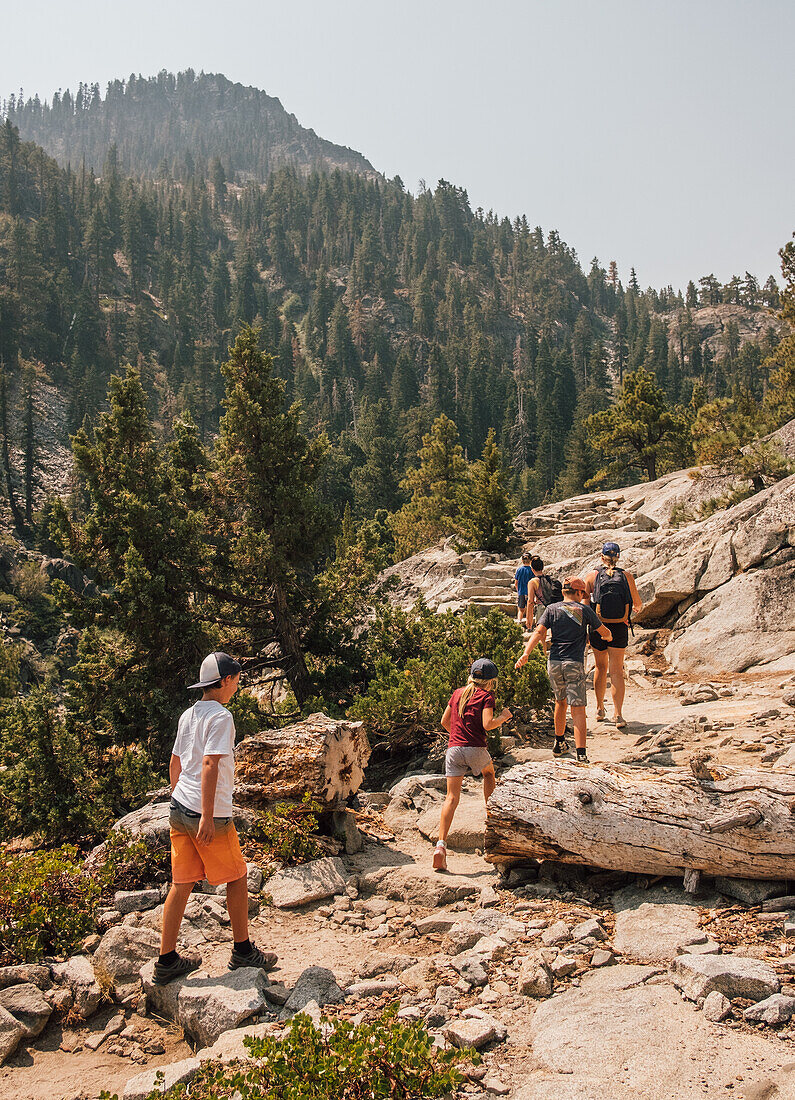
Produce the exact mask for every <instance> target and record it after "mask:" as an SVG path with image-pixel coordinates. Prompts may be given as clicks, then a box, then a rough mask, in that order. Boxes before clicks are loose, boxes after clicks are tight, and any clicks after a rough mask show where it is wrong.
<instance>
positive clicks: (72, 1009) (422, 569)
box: [0, 441, 795, 1100]
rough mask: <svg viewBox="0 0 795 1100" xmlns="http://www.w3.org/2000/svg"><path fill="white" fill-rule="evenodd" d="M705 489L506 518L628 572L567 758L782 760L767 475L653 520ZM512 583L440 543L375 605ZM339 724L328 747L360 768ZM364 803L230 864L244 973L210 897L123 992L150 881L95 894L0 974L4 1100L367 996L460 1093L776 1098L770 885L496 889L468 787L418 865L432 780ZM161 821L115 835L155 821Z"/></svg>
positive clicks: (792, 1008)
mask: <svg viewBox="0 0 795 1100" xmlns="http://www.w3.org/2000/svg"><path fill="white" fill-rule="evenodd" d="M790 442H791V441H790ZM714 491H715V486H714V485H708V486H705V485H704V484H703V483H701V482H693V481H692V479H690V478H689V477H688V475H687V474H686V473H680V474H674V475H667V476H666V477H665V478H662V479H660V481H658V482H656V483H654V485H652V486H649V485H644V486H635V487H633V488H632V489H627V490H622V491H621V492H618V493H614V494H601V495H599V494H591V495H590V496H588V497H582V498H576V499H574V500H572V501H567V502H563V503H561V504H556V505H554V506H545V507H544V508H541V509H536V510H535V512H533V513H527V514H525V515H523V516H520V517H518V519H517V520H516V523H515V531H516V535H517V542H518V543H521V544H522V545H528V546H530V547H532V549H534V550H535V551H536V552H538V553H540V554H541V555H542V556H543V557H544V558H545V560H547V561H549V562H554V563H555V565H556V568H555V574H556V575H562V574H563V573H569V572H580V573H582V572H584V571H585V570H586V569H587V568H588V567H590V566H591V565H592V564H593V562H594V554H595V549H596V544H600V543H601V541H603V539H605V538H608V537H611V538H616V539H618V541H619V542H620V543H621V545H622V549H624V551H625V556H624V557H623V558H622V560H623V561H624V562H625V564H627V565H628V567H630V568H631V569H632V570H633V571H634V572H635V573H636V576H637V578H638V584H639V588H640V591H641V595H642V597H643V599H644V602H645V604H646V612H645V613H644V614H643V615H642V616H641V617H640V622H639V623H638V625H637V626H636V628H635V635H634V637H633V638H632V640H631V643H630V648H629V652H628V659H627V662H626V688H627V693H626V700H625V704H624V715H625V717H626V718H627V720H628V726H627V727H626V728H625V729H618V728H617V727H616V725H615V723H614V722H613V721H612V720H611V718H610V717H608V719H607V720H605V721H602V722H597V721H596V714H595V703H594V699H593V694H592V692H589V706H588V726H589V743H588V752H589V756H590V758H591V760H592V761H593V762H594V763H599V764H607V765H610V764H643V765H644V766H645V765H657V766H660V767H662V768H665V767H671V766H687V765H688V763H689V762H690V760H691V758H692V757H699V756H700V757H702V758H707V754H709V758H710V759H711V760H712V761H714V762H716V763H718V764H721V765H727V766H730V767H735V768H738V769H749V768H751V769H754V768H757V769H785V770H787V771H789V770H791V769H792V767H793V765H795V675H793V673H794V672H795V633H793V630H792V614H791V607H792V598H793V597H795V591H791V586H792V584H793V573H794V572H795V570H794V569H793V563H794V562H795V505H794V502H795V477H793V478H789V479H787V480H786V481H784V482H782V483H780V484H779V485H778V486H774V487H772V489H770V490H765V491H764V492H762V493H759V494H756V495H755V496H754V497H752V498H750V499H749V500H746V501H743V502H741V503H739V504H737V505H734V506H733V507H730V508H727V509H724V510H723V511H720V512H718V513H717V514H716V515H714V516H712V517H711V518H708V519H703V520H697V519H695V520H692V519H691V520H690V521H689V522H687V523H685V524H683V525H680V526H675V525H673V524H672V523H671V517H672V515H673V513H674V510H675V509H676V508H677V506H678V507H679V508H680V511H681V509H684V510H685V511H686V510H687V509H691V510H692V509H695V508H697V506H698V504H699V501H700V500H703V499H707V493H709V492H714ZM53 564H54V565H55V564H58V563H53ZM514 567H515V558H510V559H508V558H504V559H499V558H496V557H495V556H494V555H490V554H477V553H469V554H460V553H459V552H458V551H457V550H456V548H455V547H454V545H453V544H452V542H450V541H448V542H447V543H443V544H440V545H439V546H437V547H434V548H431V549H430V550H428V551H426V552H425V553H424V554H422V555H417V556H415V558H413V559H409V560H408V561H407V562H403V563H400V564H399V565H397V566H394V567H392V569H391V570H389V571H388V573H389V574H391V575H392V576H393V577H394V578H395V582H394V583H395V587H394V588H393V589H392V591H391V594H390V599H392V600H393V601H394V602H395V603H398V604H401V605H403V606H409V605H411V604H412V603H413V602H414V601H415V600H416V599H417V597H418V596H422V597H423V598H424V599H425V600H426V602H427V603H428V604H429V606H431V607H432V608H433V609H435V610H439V611H445V610H452V611H462V610H464V608H466V607H467V606H469V605H473V606H475V607H476V608H478V609H479V610H480V611H483V612H486V611H488V610H490V609H491V608H499V609H501V610H503V611H505V612H507V613H510V614H515V605H514V600H513V595H512V591H511V585H512V575H513V569H514ZM607 710H608V716H610V715H611V711H612V708H611V703H610V693H609V690H608V695H607ZM329 722H330V720H328V719H322V720H321V721H318V716H314V717H313V718H312V719H309V720H307V722H305V723H300V724H299V725H300V726H301V727H302V728H301V729H299V728H298V727H295V728H294V730H292V731H282V732H283V734H285V736H274V735H272V734H271V735H269V736H268V737H265V739H264V741H263V742H262V744H260V746H259V747H257V746H254V747H253V749H252V746H251V745H247V749H246V751H245V752H244V753H243V754H242V755H241V759H240V760H239V761H238V768H239V776H238V779H239V780H240V778H241V776H242V778H243V779H244V781H245V782H244V783H243V784H242V785H241V787H240V790H241V793H246V796H247V798H248V799H249V802H248V804H249V805H253V804H256V797H254V796H255V795H256V792H257V791H261V790H263V789H264V788H263V783H267V781H270V780H272V781H273V783H275V784H276V788H278V789H281V788H282V787H283V785H284V783H285V782H286V781H287V778H289V779H290V781H291V782H292V781H293V780H296V777H297V776H298V775H299V773H300V768H297V765H296V761H297V760H299V759H302V758H301V757H300V754H299V755H298V756H296V755H295V753H293V751H292V748H291V746H293V745H295V744H303V743H304V742H303V741H302V740H301V739H302V737H304V736H306V737H310V734H311V735H312V736H315V735H316V734H317V732H318V730H320V729H321V727H322V726H323V723H329ZM330 724H331V725H332V726H334V725H335V723H333V722H331V723H330ZM337 725H338V726H340V727H341V726H342V725H344V724H342V723H340V724H337ZM355 727H356V724H355V723H354V724H348V725H347V727H346V729H345V731H344V737H342V739H341V740H339V741H338V743H337V747H336V749H335V750H334V751H335V752H336V753H337V755H338V756H339V757H340V759H343V757H344V759H345V760H346V761H348V759H349V758H350V760H353V761H354V762H355V763H356V764H357V766H358V763H359V762H361V767H364V760H365V756H364V748H363V745H362V743H361V742H360V740H359V735H358V733H357V731H356V728H355ZM287 733H290V736H286V734H287ZM288 742H289V744H288ZM306 743H307V744H309V743H310V742H309V741H307V742H306ZM550 748H551V739H550V732H549V730H547V729H545V728H544V726H543V723H541V724H539V725H538V726H534V727H533V728H532V729H523V728H513V727H511V726H509V727H506V730H505V731H504V735H503V736H502V745H501V753H500V755H499V756H498V758H497V772H498V779H499V777H500V776H501V775H504V774H505V773H506V771H508V770H509V769H511V768H513V767H514V766H515V765H522V764H523V765H527V764H530V765H532V764H533V763H535V762H541V761H544V762H547V761H549V760H550V758H551V752H550ZM336 758H337V757H334V759H336ZM313 759H314V758H313ZM329 759H330V757H329ZM322 763H323V760H322V759H321V758H320V757H318V758H317V761H316V764H317V767H316V769H315V770H317V771H318V774H320V773H321V772H322V767H321V764H322ZM313 766H314V765H313ZM340 767H341V765H340ZM241 768H242V769H243V771H242V772H241V771H240V769H241ZM280 768H281V769H282V771H279V770H278V769H280ZM434 769H436V770H434ZM350 770H351V769H350V768H349V769H348V770H347V771H346V775H347V774H348V772H349V771H350ZM243 772H245V775H243ZM271 772H273V774H272V775H271V774H270V773H271ZM274 777H275V778H274ZM333 778H334V777H333V776H327V777H326V779H323V778H322V776H321V779H319V780H318V782H325V783H326V786H327V787H328V786H329V785H331V786H333V783H332V780H333ZM280 785H281V786H280ZM358 785H359V773H358V772H357V776H356V782H355V784H354V785H353V786H352V787H351V790H354V789H355V788H356V787H358ZM244 788H246V789H245V791H244ZM276 788H275V789H276ZM366 788H367V775H366V773H365V774H364V783H363V789H361V790H359V792H358V794H357V795H355V797H354V799H353V802H352V805H353V812H352V813H351V814H348V815H347V817H346V822H347V825H346V828H345V829H343V831H342V833H340V834H339V835H340V836H344V838H345V845H344V850H341V851H340V852H339V854H337V855H333V854H332V855H329V856H327V857H324V858H323V859H318V860H314V861H312V862H310V863H308V864H305V865H303V866H302V867H299V868H286V869H283V870H280V871H279V870H277V871H276V873H275V874H274V875H273V876H272V877H270V878H268V879H266V881H265V882H263V875H262V872H261V871H260V869H259V868H258V867H257V866H256V863H255V862H254V861H255V860H256V858H257V851H256V848H249V850H248V852H247V855H248V858H250V859H251V860H252V863H251V864H250V873H249V886H250V891H251V894H252V906H251V912H252V938H253V939H254V941H255V942H256V943H257V944H258V945H259V946H261V947H263V948H264V949H267V950H273V951H275V952H276V953H277V954H278V956H279V964H278V968H277V969H276V970H274V971H273V972H272V973H271V974H269V975H267V976H265V975H263V974H262V973H261V972H256V971H253V970H241V971H238V972H236V973H234V974H231V975H230V974H229V972H228V971H227V966H226V964H227V960H228V954H229V949H230V940H231V935H230V930H229V926H228V918H227V917H226V912H225V907H224V905H223V901H224V899H223V898H222V897H218V896H217V894H216V892H215V891H213V890H212V889H211V888H206V892H196V893H194V894H193V895H192V897H191V900H190V902H189V905H188V911H187V917H186V921H185V923H184V925H183V930H182V941H181V942H182V944H183V946H185V947H187V948H192V949H194V950H198V951H200V953H201V955H202V959H203V963H202V968H201V970H200V971H198V972H197V973H196V974H193V975H191V976H190V977H189V978H187V979H185V980H183V981H181V982H177V983H173V985H171V986H168V987H166V988H165V989H157V988H155V987H154V986H152V984H151V969H152V965H153V959H154V956H155V955H156V954H157V949H158V931H159V926H160V917H161V911H162V896H163V894H162V890H160V889H159V888H155V889H151V890H143V891H136V892H133V893H132V894H129V895H127V894H125V895H117V896H116V898H115V901H114V906H113V908H111V909H109V910H108V911H106V912H104V913H103V914H101V926H102V930H103V934H102V936H101V937H100V936H93V937H90V938H89V939H88V941H86V943H85V944H84V947H83V954H82V955H80V956H77V957H75V958H72V959H70V960H66V961H65V962H63V963H57V962H53V963H51V964H48V965H45V966H41V967H32V966H25V967H7V968H4V969H0V1063H1V1064H0V1094H2V1096H3V1097H4V1100H95V1098H97V1097H98V1096H99V1094H100V1092H101V1091H102V1090H103V1089H107V1090H109V1091H110V1092H111V1093H113V1092H116V1093H118V1095H119V1097H120V1098H122V1097H123V1098H124V1100H143V1098H145V1097H146V1096H147V1094H148V1092H149V1090H150V1089H151V1088H152V1087H153V1085H154V1083H155V1074H156V1073H157V1072H158V1070H163V1071H164V1072H165V1075H166V1076H165V1081H166V1084H171V1083H175V1082H177V1081H189V1080H190V1078H191V1076H192V1074H194V1073H195V1072H196V1070H197V1068H198V1066H199V1065H200V1062H201V1060H205V1059H207V1058H211V1059H221V1060H226V1061H229V1060H232V1059H235V1058H240V1057H244V1056H245V1050H244V1048H243V1046H242V1036H243V1035H244V1034H260V1035H263V1034H278V1033H279V1032H280V1030H281V1029H283V1028H284V1027H285V1026H286V1021H287V1020H288V1019H289V1018H290V1016H291V1015H292V1014H293V1013H295V1012H296V1011H301V1010H303V1011H306V1012H308V1013H309V1014H310V1015H311V1016H312V1017H313V1018H314V1019H316V1020H319V1018H320V1014H321V1012H322V1013H323V1014H324V1015H327V1016H328V1017H331V1018H336V1017H345V1018H347V1019H352V1020H356V1021H358V1020H371V1019H374V1018H375V1017H376V1016H377V1015H378V1014H379V1013H380V1012H381V1011H382V1010H383V1008H384V1007H385V1006H386V1005H388V1004H391V1003H392V1002H394V1001H395V1000H398V1001H399V1002H400V1015H401V1016H402V1017H403V1018H405V1019H408V1020H422V1021H423V1022H424V1023H425V1025H426V1026H427V1027H428V1029H429V1030H430V1031H431V1033H432V1034H433V1035H434V1037H435V1041H436V1042H437V1043H438V1044H440V1045H445V1044H453V1045H457V1046H474V1047H476V1048H478V1049H479V1050H480V1051H481V1053H482V1055H483V1063H482V1065H480V1066H478V1067H473V1068H472V1072H471V1073H470V1074H469V1076H468V1078H467V1081H466V1083H465V1085H464V1086H463V1088H462V1090H461V1095H462V1096H468V1097H472V1098H485V1097H492V1096H510V1097H513V1098H515V1100H553V1098H554V1100H674V1098H676V1100H683V1098H684V1100H687V1098H691V1097H707V1098H717V1097H728V1096H738V1097H742V1098H744V1100H778V1098H783V1100H786V1098H792V1100H795V1046H794V1045H793V1040H795V1024H793V1022H792V1021H793V1020H795V951H794V950H793V944H795V896H793V895H795V869H794V870H793V875H792V881H783V880H782V881H777V882H765V881H751V880H743V879H726V878H717V879H713V878H710V877H708V876H705V877H704V878H702V880H701V883H700V885H699V887H698V890H697V892H696V893H690V892H686V891H685V890H684V889H683V882H682V879H681V878H662V877H660V876H654V877H652V876H648V875H637V874H628V873H625V872H616V871H612V872H607V871H604V870H600V869H598V868H589V867H577V866H569V865H564V864H561V863H556V862H554V861H549V860H547V861H544V862H541V863H538V862H536V861H535V860H529V861H526V862H525V864H524V865H522V864H519V865H514V866H510V867H509V866H506V867H505V868H503V869H502V870H500V871H498V870H497V869H496V868H495V867H494V866H493V865H492V864H490V863H489V862H487V861H486V860H485V859H484V857H483V844H484V828H485V823H486V811H485V806H484V803H483V799H482V795H481V793H480V786H479V784H478V783H476V782H475V781H473V780H467V781H465V784H464V790H463V794H462V799H461V803H460V806H459V808H458V811H457V814H456V818H455V821H454V824H453V829H452V831H451V833H450V837H449V845H450V854H449V871H448V872H447V873H445V874H440V873H435V872H434V871H433V870H432V868H431V853H432V847H431V845H432V842H433V841H434V840H435V837H436V830H437V826H438V818H439V809H440V805H441V802H442V799H443V797H444V789H445V780H444V777H443V776H441V775H439V774H438V762H437V764H436V765H434V764H433V763H429V765H428V767H427V769H426V770H425V771H423V772H422V774H419V775H414V776H408V777H406V778H404V779H401V780H400V782H398V783H397V784H395V786H393V787H392V789H391V791H389V792H388V793H386V792H376V791H371V792H368V791H367V789H366ZM329 789H330V788H329ZM252 792H253V794H252ZM347 793H348V792H347V789H346V791H344V792H342V793H341V795H340V797H345V796H346V795H347ZM249 796H251V797H254V802H253V803H252V802H251V798H250V797H249ZM163 810H164V806H163V805H161V806H160V807H158V806H153V807H149V808H145V809H143V810H141V811H138V812H137V813H136V814H133V815H130V817H129V818H128V819H125V820H126V821H127V823H128V825H129V826H130V827H131V828H133V829H138V830H141V829H144V830H146V829H155V830H157V829H160V830H161V831H162V830H163V828H164V825H165V818H164V816H163ZM245 812H246V811H245V809H243V810H242V811H241V813H242V814H243V815H245ZM354 821H355V822H356V826H357V827H354V826H353V822H354ZM3 1059H5V1060H4V1062H3Z"/></svg>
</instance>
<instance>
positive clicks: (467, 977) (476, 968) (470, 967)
mask: <svg viewBox="0 0 795 1100" xmlns="http://www.w3.org/2000/svg"><path fill="white" fill-rule="evenodd" d="M450 965H451V966H452V967H453V968H454V969H455V970H457V971H458V973H459V974H460V975H461V977H462V978H463V979H464V981H465V982H469V984H470V985H475V986H482V985H485V984H486V982H487V981H488V980H489V976H488V974H487V973H486V970H485V967H484V966H483V958H482V956H481V955H477V954H476V953H475V952H467V953H466V954H463V955H456V956H455V958H454V959H452V960H451V964H450Z"/></svg>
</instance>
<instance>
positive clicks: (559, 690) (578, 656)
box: [516, 577, 612, 764]
mask: <svg viewBox="0 0 795 1100" xmlns="http://www.w3.org/2000/svg"><path fill="white" fill-rule="evenodd" d="M587 591H588V590H587V588H586V585H585V582H584V581H583V580H581V579H580V578H579V577H568V578H567V579H566V580H565V581H564V582H563V600H562V602H561V603H553V604H550V605H549V606H548V607H547V608H546V609H545V611H544V614H543V615H542V616H541V620H540V622H539V624H538V626H537V627H536V628H535V630H534V631H533V633H532V635H531V636H530V639H529V641H528V643H527V645H526V646H525V649H524V652H523V653H522V656H521V657H520V658H519V660H518V661H517V662H516V667H517V668H522V667H523V666H524V665H526V664H527V661H528V658H529V657H530V654H531V653H532V652H533V650H534V649H535V647H536V646H537V645H538V644H539V642H542V643H543V641H544V639H545V638H546V636H547V631H548V630H549V631H551V633H552V644H551V645H550V647H549V657H548V659H547V672H548V674H549V679H550V683H551V684H552V690H553V692H554V695H555V745H554V747H553V749H552V753H553V755H554V756H563V754H564V753H566V752H568V750H569V746H568V745H567V743H566V711H567V709H568V708H569V707H571V720H572V723H573V725H574V744H575V745H576V748H577V763H578V764H587V763H588V757H587V756H586V753H585V737H586V733H587V728H586V718H585V703H586V698H585V646H586V643H587V640H588V627H590V628H591V629H592V630H593V631H594V632H595V633H596V634H598V635H599V637H600V638H604V639H605V640H606V641H609V640H610V638H611V637H612V635H611V633H610V631H609V630H608V628H607V627H606V626H604V625H603V624H602V621H601V620H600V618H599V616H598V615H597V614H596V612H595V611H593V610H592V609H591V608H590V607H589V606H588V605H587V604H583V603H580V600H582V599H584V598H585V596H586V595H587Z"/></svg>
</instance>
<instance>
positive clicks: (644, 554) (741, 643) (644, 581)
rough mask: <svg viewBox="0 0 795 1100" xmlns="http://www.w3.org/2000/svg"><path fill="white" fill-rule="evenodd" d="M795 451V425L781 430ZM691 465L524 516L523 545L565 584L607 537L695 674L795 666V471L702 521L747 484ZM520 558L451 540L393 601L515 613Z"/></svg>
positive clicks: (642, 618) (406, 578) (652, 618)
mask: <svg viewBox="0 0 795 1100" xmlns="http://www.w3.org/2000/svg"><path fill="white" fill-rule="evenodd" d="M776 439H777V441H778V442H779V444H780V446H781V447H782V449H784V451H785V452H786V453H788V452H789V450H790V448H791V447H792V448H793V449H795V422H793V423H791V424H788V425H785V426H784V427H783V428H781V429H780V430H779V432H777V433H776ZM690 475H691V471H688V470H681V471H677V472H675V473H671V474H666V475H665V476H664V477H661V478H659V479H658V480H657V481H654V482H651V483H646V484H640V485H634V486H631V487H630V488H626V489H621V490H616V491H615V492H611V493H591V494H586V495H582V496H578V497H572V498H570V499H569V500H564V501H559V502H557V503H555V504H550V505H543V506H541V507H540V508H536V509H534V510H533V511H531V512H523V513H522V514H521V515H519V516H517V518H516V519H515V521H514V535H515V538H516V545H517V553H518V547H519V546H520V545H521V546H523V547H526V548H527V549H530V550H532V551H533V552H534V553H536V554H538V555H539V556H540V557H541V558H542V559H543V560H544V561H545V562H546V563H547V567H548V570H549V572H550V573H551V574H552V575H554V576H558V577H562V576H564V575H566V574H570V573H577V574H580V575H583V574H585V573H586V572H588V570H590V569H592V568H594V567H595V566H596V565H597V564H598V562H599V551H600V548H601V545H602V543H603V542H604V541H606V540H611V541H616V542H618V543H619V545H620V546H621V549H622V557H621V563H622V565H623V566H624V567H625V568H626V569H628V570H630V571H631V572H632V573H633V574H634V575H635V578H636V580H637V583H638V590H639V593H640V595H641V598H642V600H643V603H644V608H643V610H642V611H641V612H640V614H639V615H637V616H635V621H636V622H637V623H638V624H639V625H641V626H643V627H650V628H654V627H665V628H667V629H668V630H670V631H671V634H670V638H669V640H668V644H667V649H666V651H665V656H666V658H667V659H668V660H669V662H670V663H671V664H673V665H675V666H676V667H677V668H679V669H681V670H682V671H683V672H685V673H691V674H696V675H705V676H707V675H719V674H721V673H726V672H742V671H746V670H748V669H752V668H756V667H762V668H765V669H770V670H776V671H788V670H795V626H793V623H792V615H791V610H790V609H791V607H792V603H793V598H794V597H795V475H792V476H790V477H788V478H786V479H785V480H783V481H780V482H778V483H777V484H775V485H771V486H770V487H769V488H766V489H764V490H763V491H762V492H759V493H755V494H753V495H752V496H750V497H749V498H748V499H746V500H743V501H741V502H740V503H737V504H734V505H733V506H731V507H726V508H724V509H722V510H719V511H717V512H715V513H714V514H713V515H711V516H709V517H708V518H706V519H697V518H694V517H695V516H696V515H698V514H699V511H700V508H701V506H702V505H703V504H704V503H706V502H707V501H708V500H710V499H713V498H719V497H721V496H722V495H724V494H726V493H727V492H728V491H729V490H731V489H732V488H733V487H734V485H735V483H734V481H733V480H732V479H730V478H725V477H711V476H701V477H698V478H696V479H694V478H693V477H691V476H690ZM516 561H517V557H516V556H511V557H502V558H500V557H499V556H498V555H494V554H485V553H467V554H458V553H456V549H455V545H454V540H452V539H448V540H447V541H445V542H444V543H441V544H439V545H438V546H435V547H432V548H431V549H430V550H428V551H426V552H424V553H422V554H415V555H414V556H413V557H411V558H408V559H407V560H406V561H404V562H400V563H398V564H397V565H395V566H392V568H391V569H390V570H388V571H387V575H388V576H391V577H393V578H396V581H395V582H393V583H394V584H395V587H394V588H393V589H392V591H391V592H390V595H389V598H390V599H391V600H392V601H393V602H395V603H396V604H398V605H400V606H403V607H407V606H410V605H411V604H412V603H413V602H414V601H415V600H416V599H418V598H420V597H422V598H423V599H424V600H425V601H426V603H428V605H429V606H430V607H431V608H433V609H434V610H437V611H446V610H453V611H459V610H463V609H464V608H465V607H466V606H467V605H471V606H474V607H477V608H479V609H481V610H482V611H484V612H486V611H488V610H491V609H492V608H499V609H500V610H504V611H505V612H507V613H509V614H515V607H516V604H515V597H514V592H513V575H514V571H515V568H516Z"/></svg>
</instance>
